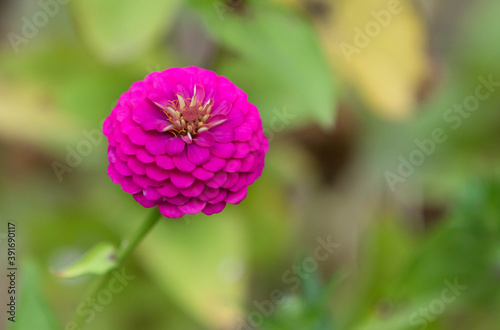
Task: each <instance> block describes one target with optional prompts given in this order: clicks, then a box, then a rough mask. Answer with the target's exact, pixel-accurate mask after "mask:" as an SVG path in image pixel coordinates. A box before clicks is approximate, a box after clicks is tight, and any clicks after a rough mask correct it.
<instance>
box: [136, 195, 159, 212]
mask: <svg viewBox="0 0 500 330" xmlns="http://www.w3.org/2000/svg"><path fill="white" fill-rule="evenodd" d="M133 196H134V199H135V201H136V202H137V203H139V204H141V205H142V206H143V207H147V208H149V207H153V206H156V204H157V203H156V201H150V200H149V199H147V198H146V197H144V194H143V193H137V194H134V195H133Z"/></svg>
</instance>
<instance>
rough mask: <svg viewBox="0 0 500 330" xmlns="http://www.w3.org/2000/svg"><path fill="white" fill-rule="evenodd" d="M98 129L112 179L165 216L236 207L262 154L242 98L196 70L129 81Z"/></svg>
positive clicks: (254, 114) (264, 145)
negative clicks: (104, 139) (106, 144)
mask: <svg viewBox="0 0 500 330" xmlns="http://www.w3.org/2000/svg"><path fill="white" fill-rule="evenodd" d="M103 131H104V135H106V136H107V137H108V140H109V147H108V159H109V166H108V174H109V176H110V177H111V179H112V181H113V182H114V183H117V184H120V185H121V187H122V189H123V190H124V191H126V192H127V193H130V194H132V195H133V196H134V199H135V200H136V201H137V202H138V203H140V204H141V205H142V206H144V207H154V206H158V208H159V210H160V212H161V213H162V214H163V215H164V216H166V217H168V218H179V217H182V216H183V215H184V214H195V213H199V212H203V213H205V214H207V215H210V214H214V213H218V212H221V211H222V210H223V209H224V207H225V206H226V203H231V204H238V203H240V202H241V201H242V200H243V199H244V198H245V197H246V194H247V187H248V186H249V185H251V184H252V183H253V182H254V181H255V180H256V179H257V178H258V177H259V176H260V175H261V173H262V169H263V167H264V157H265V154H266V152H267V150H268V149H269V146H268V141H267V139H266V137H265V136H264V135H263V133H262V121H261V119H260V115H259V112H258V110H257V108H256V107H255V106H254V105H253V104H251V103H250V102H248V100H247V95H246V94H245V93H244V92H243V91H242V90H241V89H239V88H238V87H237V86H236V85H235V84H233V83H232V82H231V81H229V80H228V79H227V78H225V77H221V76H217V75H216V74H215V73H214V72H211V71H208V70H204V69H200V68H196V67H188V68H171V69H168V70H165V71H163V72H153V73H151V74H150V75H148V76H147V77H146V78H145V79H144V81H138V82H135V83H134V84H133V85H132V86H131V87H130V89H129V90H128V91H127V92H126V93H124V94H123V95H121V97H120V99H119V100H118V104H117V106H116V107H115V108H114V109H113V110H112V111H111V114H110V115H109V117H108V118H106V120H105V122H104V127H103Z"/></svg>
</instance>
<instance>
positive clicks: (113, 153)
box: [108, 146, 117, 163]
mask: <svg viewBox="0 0 500 330" xmlns="http://www.w3.org/2000/svg"><path fill="white" fill-rule="evenodd" d="M108 160H109V162H110V163H114V162H116V160H117V157H116V148H115V147H112V146H109V147H108Z"/></svg>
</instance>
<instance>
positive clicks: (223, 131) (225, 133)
mask: <svg viewBox="0 0 500 330" xmlns="http://www.w3.org/2000/svg"><path fill="white" fill-rule="evenodd" d="M210 133H212V134H213V135H214V137H215V141H217V142H220V143H229V142H233V139H234V135H233V127H232V126H231V125H227V124H225V123H224V124H222V125H219V126H216V127H213V128H211V129H210Z"/></svg>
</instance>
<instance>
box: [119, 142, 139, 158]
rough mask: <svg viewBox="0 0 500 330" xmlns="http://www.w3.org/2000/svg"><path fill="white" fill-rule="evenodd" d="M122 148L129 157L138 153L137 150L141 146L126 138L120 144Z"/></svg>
mask: <svg viewBox="0 0 500 330" xmlns="http://www.w3.org/2000/svg"><path fill="white" fill-rule="evenodd" d="M120 148H121V149H122V151H123V152H124V153H125V154H127V155H135V154H136V153H137V150H138V149H139V146H137V145H135V144H133V143H132V142H130V141H129V139H128V138H126V139H124V140H122V141H121V142H120Z"/></svg>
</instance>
